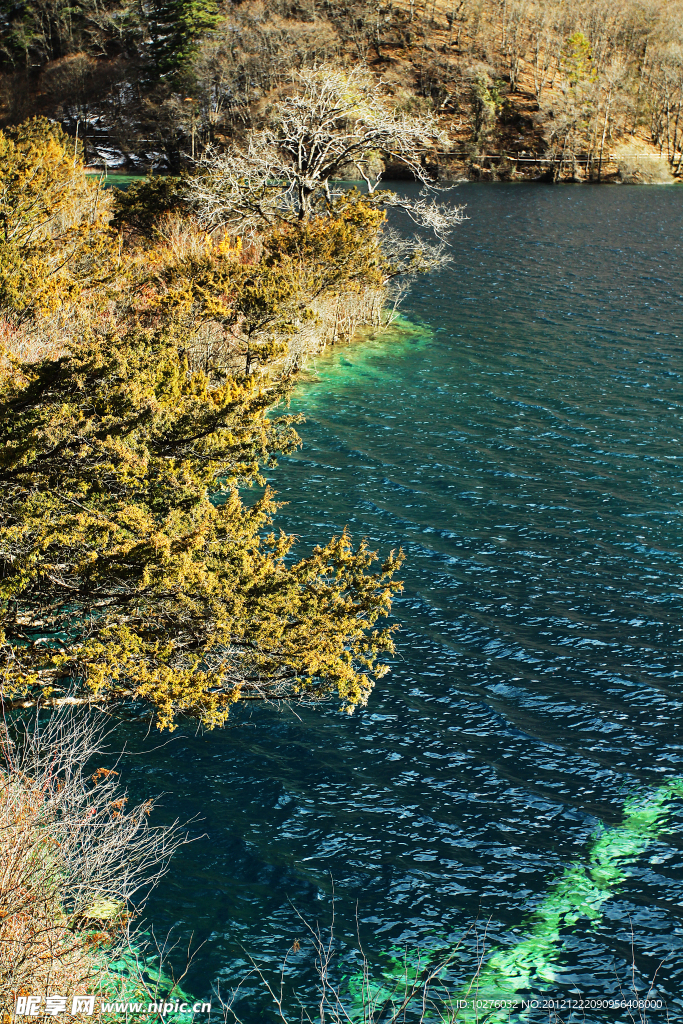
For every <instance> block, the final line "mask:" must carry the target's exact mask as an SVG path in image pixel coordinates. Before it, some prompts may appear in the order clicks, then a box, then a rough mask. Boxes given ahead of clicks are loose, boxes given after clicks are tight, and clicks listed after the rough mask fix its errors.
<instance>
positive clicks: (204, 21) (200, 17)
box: [150, 0, 219, 78]
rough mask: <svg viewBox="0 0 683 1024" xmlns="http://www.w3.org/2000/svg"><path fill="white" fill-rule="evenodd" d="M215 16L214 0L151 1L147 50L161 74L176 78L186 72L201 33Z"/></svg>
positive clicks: (216, 14) (211, 25)
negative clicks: (149, 41) (148, 46)
mask: <svg viewBox="0 0 683 1024" xmlns="http://www.w3.org/2000/svg"><path fill="white" fill-rule="evenodd" d="M218 18H219V10H218V4H217V3H216V0H155V2H154V4H153V6H152V11H151V17H150V34H151V39H152V42H151V46H150V52H151V57H152V61H153V64H154V68H155V70H156V72H157V74H159V75H161V76H162V77H171V78H178V77H182V75H183V72H187V71H188V70H189V68H190V65H191V63H192V59H193V57H194V56H195V54H196V52H197V47H198V43H199V39H200V37H201V36H202V34H203V33H205V32H209V31H211V29H212V28H214V27H215V25H216V23H217V21H218Z"/></svg>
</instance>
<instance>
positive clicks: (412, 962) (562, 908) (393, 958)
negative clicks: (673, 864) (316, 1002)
mask: <svg viewBox="0 0 683 1024" xmlns="http://www.w3.org/2000/svg"><path fill="white" fill-rule="evenodd" d="M676 798H683V778H676V779H673V780H671V781H670V782H668V783H666V784H664V785H662V786H660V787H658V788H657V789H655V790H654V791H651V792H649V793H647V794H644V795H643V794H640V795H638V796H634V797H631V798H629V799H628V800H627V801H626V802H625V804H624V818H623V821H622V823H621V825H618V826H616V827H614V828H606V827H604V826H600V827H599V828H598V829H597V830H596V834H595V838H594V839H593V841H592V842H591V843H590V845H589V847H588V849H587V851H586V855H585V856H584V857H582V858H580V859H577V860H576V861H574V862H573V863H571V864H569V865H568V866H567V867H566V868H565V870H564V871H563V872H562V874H561V875H560V876H559V877H558V878H557V879H556V880H555V881H554V882H553V883H552V884H551V886H550V887H549V889H548V891H547V893H546V895H545V896H544V897H543V898H542V899H541V901H540V903H539V905H538V906H537V907H536V909H535V910H534V912H533V914H532V915H531V916H530V917H529V918H528V920H527V924H526V929H525V931H524V934H523V935H522V936H521V937H520V939H519V941H518V942H516V943H515V945H514V946H512V947H511V948H509V949H500V948H499V949H494V950H493V951H492V952H491V953H490V955H489V956H488V957H486V958H485V959H484V961H483V963H482V965H481V969H480V970H479V972H478V973H477V974H476V976H475V977H474V978H473V979H472V980H471V981H470V982H469V984H468V985H467V986H465V987H464V988H463V989H461V990H460V991H459V992H457V993H449V994H448V995H446V996H445V998H444V996H443V995H441V996H439V995H437V994H436V991H435V990H434V991H433V994H432V997H431V998H430V999H429V1000H428V1003H433V1002H437V1003H438V1002H442V1001H443V1003H444V1009H446V1008H448V1009H449V1010H450V1014H452V1016H451V1015H450V1014H446V1018H447V1019H449V1020H451V1019H452V1020H457V1021H458V1022H462V1024H475V1022H479V1024H483V1022H484V1021H486V1022H490V1024H499V1022H500V1024H502V1022H503V1021H509V1020H510V1015H511V1013H515V1014H516V1016H517V1017H518V1019H524V1018H525V1017H526V1015H527V1014H526V1011H525V1010H524V1006H523V1004H524V1001H525V999H526V1000H528V999H529V998H530V997H531V996H532V994H540V993H542V992H544V991H545V992H547V991H548V990H549V988H550V986H551V985H552V984H553V983H555V982H557V981H558V980H559V977H560V975H561V974H562V971H563V967H562V965H561V963H560V957H561V954H562V932H563V931H566V930H567V929H570V928H572V927H574V926H576V925H577V924H578V922H579V921H580V920H582V919H585V920H587V921H588V922H589V923H590V924H591V925H593V926H595V925H597V924H598V922H599V921H600V919H601V917H602V913H603V906H604V904H605V903H606V902H607V901H608V900H609V899H610V898H611V897H612V896H614V895H615V893H616V891H617V890H618V888H619V886H620V885H621V884H622V883H623V882H624V881H625V880H626V878H627V877H628V875H629V865H630V864H631V863H632V862H633V861H634V860H636V858H637V857H639V856H641V855H642V854H643V853H644V852H645V850H646V849H647V848H648V846H649V845H650V844H651V843H652V842H654V841H655V840H656V839H657V838H658V836H659V834H660V833H661V832H662V831H664V829H665V828H666V825H667V821H668V818H669V815H670V812H671V810H672V802H673V801H674V800H675V799H676ZM437 957H439V959H440V960H441V961H443V962H445V963H447V966H452V965H453V964H454V963H455V962H456V959H457V952H456V953H455V954H453V953H450V954H449V952H448V951H447V950H444V949H443V948H442V949H441V950H439V952H438V954H434V953H432V954H430V958H429V961H427V962H425V957H424V956H423V957H422V958H418V956H417V955H413V957H412V958H411V956H410V954H409V955H408V956H406V954H405V952H403V951H401V950H398V949H392V950H391V951H390V952H389V954H388V960H389V966H388V967H387V969H386V970H384V971H383V972H382V977H381V980H380V979H377V980H372V979H370V980H368V978H367V977H363V976H362V975H360V974H358V975H354V976H353V977H351V978H349V979H347V985H348V995H349V1003H350V1007H351V1009H350V1016H351V1019H352V1020H354V1021H356V1020H358V1021H361V1020H367V1019H368V1013H369V1011H371V1012H375V1013H377V1014H379V1015H380V1016H381V1015H382V1008H383V1007H391V1006H396V1007H398V1006H399V1005H401V1003H402V1002H403V1000H404V998H405V994H406V992H407V990H408V989H410V988H412V987H413V986H414V985H417V983H418V982H419V981H420V977H421V976H422V977H426V976H427V975H428V974H429V973H431V971H432V970H433V968H434V966H435V961H436V959H437ZM446 969H447V967H445V968H444V971H445V970H446ZM440 985H441V989H442V992H443V986H444V981H443V980H442V981H441V982H440ZM496 1003H505V1004H506V1005H505V1006H500V1007H496V1006H495V1004H496ZM477 1004H479V1005H477ZM420 1009H421V1008H420ZM456 1011H457V1012H456ZM419 1016H420V1014H419V1012H418V1017H419ZM370 1019H372V1017H371V1018H370ZM389 1019H393V1018H392V1016H391V1012H390V1013H389ZM422 1019H424V1020H435V1021H436V1020H443V1019H445V1018H444V1015H443V1013H442V1012H440V1011H439V1009H437V1010H436V1011H429V1010H427V1012H426V1013H425V1014H424V1017H423V1018H422Z"/></svg>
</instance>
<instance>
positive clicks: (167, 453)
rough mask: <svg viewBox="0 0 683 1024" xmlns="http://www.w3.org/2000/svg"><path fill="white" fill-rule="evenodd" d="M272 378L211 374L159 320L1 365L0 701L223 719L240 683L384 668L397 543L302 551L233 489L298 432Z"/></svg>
mask: <svg viewBox="0 0 683 1024" xmlns="http://www.w3.org/2000/svg"><path fill="white" fill-rule="evenodd" d="M285 390H286V385H285V384H283V383H277V382H268V380H267V378H261V379H260V380H258V381H257V379H256V377H255V376H251V377H246V376H245V377H241V378H235V377H231V378H228V379H227V380H225V381H224V382H223V383H222V384H221V385H215V384H212V383H211V381H210V380H209V378H208V377H207V376H206V375H205V374H204V373H201V372H190V371H189V369H188V366H187V362H186V360H185V359H184V358H183V357H182V356H181V355H180V353H179V346H178V343H177V340H176V339H175V338H174V336H173V334H172V332H168V333H165V334H161V335H159V334H156V335H155V334H154V333H151V332H144V331H141V330H137V331H132V332H130V333H129V334H127V335H123V336H116V335H110V336H108V337H103V338H100V339H98V338H93V339H90V340H86V341H84V342H81V343H79V345H78V346H73V347H72V348H71V351H70V352H69V353H68V354H67V355H65V356H64V357H62V358H60V359H56V360H46V361H44V362H42V363H40V364H37V365H21V364H18V363H17V362H15V361H10V364H9V366H8V367H7V368H6V369H5V370H4V372H3V374H2V379H1V380H0V451H1V453H2V454H1V455H0V522H1V524H2V525H1V527H0V566H1V571H0V615H1V616H2V617H1V620H0V622H1V624H2V633H0V659H1V660H0V694H1V698H2V704H3V706H4V707H5V708H6V709H8V708H12V707H27V706H34V705H35V704H37V703H42V704H43V705H55V704H60V703H64V702H74V701H75V702H81V703H88V702H93V703H96V704H98V705H107V704H112V703H121V702H124V703H132V704H140V703H143V704H145V705H147V706H148V707H150V708H151V709H152V710H153V713H154V714H155V716H156V720H157V722H158V724H159V725H160V726H165V727H172V726H173V722H174V719H175V717H176V716H177V715H178V714H185V715H192V716H195V717H197V718H199V719H200V720H201V721H202V722H203V723H204V724H205V725H207V726H213V725H216V724H220V723H222V722H223V721H224V720H225V718H226V716H227V714H228V711H229V708H230V705H231V704H232V703H234V702H235V701H238V700H240V699H246V698H255V697H258V698H262V697H268V696H271V697H288V698H291V697H296V696H297V695H302V694H307V695H309V696H310V697H312V698H319V697H322V696H327V695H330V694H336V695H337V696H338V697H339V698H340V699H341V701H342V702H343V704H344V706H345V707H346V708H348V709H352V708H353V707H354V706H355V705H356V704H358V703H363V702H364V701H365V700H366V699H367V696H368V694H369V692H370V689H371V687H372V681H373V678H377V677H378V676H381V675H382V674H383V672H384V671H385V669H384V667H383V666H382V665H381V664H378V663H377V656H378V655H379V654H380V653H381V652H383V651H391V650H392V642H391V629H384V630H378V629H376V628H375V623H376V621H377V619H378V617H380V616H382V615H386V614H387V613H388V611H389V608H390V603H391V594H392V591H393V590H394V589H395V588H396V586H397V584H396V583H394V582H392V576H393V574H394V572H395V570H396V568H397V566H398V564H399V561H400V558H398V557H395V556H394V555H391V556H390V557H389V558H388V559H387V561H386V562H385V563H384V564H383V565H382V567H381V569H380V571H379V572H378V573H370V572H368V567H369V565H370V563H371V562H372V560H373V556H372V554H371V553H370V552H369V551H368V550H367V548H366V546H365V545H364V544H361V545H360V547H359V548H358V549H357V550H355V551H354V550H353V548H352V546H351V542H350V539H349V537H348V536H347V535H346V534H342V535H341V536H340V537H336V538H334V539H332V540H331V541H330V543H329V544H327V545H325V546H324V547H319V548H316V549H315V550H314V552H313V553H312V554H311V555H310V556H309V557H307V558H303V559H301V560H299V561H295V560H293V559H292V557H291V548H292V542H293V539H292V538H291V537H286V536H284V535H282V534H280V535H279V536H278V535H275V534H274V533H273V532H272V531H269V526H270V523H271V519H272V515H273V512H274V510H275V508H276V505H275V504H274V501H273V498H272V495H271V494H270V493H269V492H268V490H267V489H266V491H265V492H264V493H263V495H262V496H261V498H260V499H259V500H257V501H256V502H255V503H254V504H253V505H252V506H251V507H249V506H247V505H245V504H244V503H243V502H242V500H241V498H240V494H239V491H238V485H244V484H247V483H250V482H255V481H258V480H259V479H260V477H259V467H260V466H261V465H263V464H264V463H265V464H272V453H273V452H276V451H288V450H291V448H292V447H294V446H295V445H296V444H297V442H298V439H297V437H296V435H295V434H294V432H293V429H292V426H291V423H290V421H289V419H288V418H287V417H279V416H274V417H270V416H269V415H268V409H269V408H270V407H271V406H272V405H273V403H275V402H277V400H278V398H280V397H282V395H283V393H284V392H285Z"/></svg>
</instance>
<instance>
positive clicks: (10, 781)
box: [0, 711, 184, 1009]
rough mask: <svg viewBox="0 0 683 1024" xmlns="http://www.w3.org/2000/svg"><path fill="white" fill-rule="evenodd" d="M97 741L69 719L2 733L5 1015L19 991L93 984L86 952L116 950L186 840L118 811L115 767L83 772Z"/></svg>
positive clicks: (92, 961)
mask: <svg viewBox="0 0 683 1024" xmlns="http://www.w3.org/2000/svg"><path fill="white" fill-rule="evenodd" d="M104 740H105V734H104V731H103V727H102V725H101V724H100V723H98V722H97V720H93V718H92V717H89V716H88V717H86V716H77V715H76V714H74V713H73V712H70V711H63V712H61V713H59V714H56V715H53V716H51V717H49V718H48V719H47V720H45V719H44V717H43V716H40V715H37V716H36V717H35V719H34V720H33V723H32V724H31V725H28V724H24V725H21V724H18V725H17V724H15V725H11V724H10V726H9V728H8V727H7V726H2V733H1V734H0V906H2V917H1V919H0V1005H2V1004H6V1008H7V1009H10V1008H11V993H12V992H15V993H16V992H17V991H20V990H21V989H22V988H23V989H25V990H26V991H33V992H35V991H40V990H41V989H43V988H44V989H45V990H46V991H47V989H48V988H49V989H50V990H51V991H60V989H59V985H60V984H61V985H62V986H63V988H64V991H73V987H74V986H75V985H76V986H78V985H80V986H85V987H86V989H87V987H88V986H91V985H93V984H96V983H97V982H98V979H100V978H101V975H102V972H103V971H104V967H103V966H102V964H103V961H102V957H101V956H100V957H99V960H98V958H97V957H96V956H94V955H93V954H95V953H97V951H98V948H99V947H101V946H102V945H103V944H104V945H108V946H109V947H110V948H111V949H113V950H116V949H117V948H120V947H121V944H123V945H126V943H127V941H128V933H129V927H130V918H131V913H132V912H134V911H139V910H140V909H141V907H142V905H143V904H144V898H145V893H146V892H148V891H149V889H150V888H151V887H152V886H153V885H154V884H155V883H156V882H157V881H158V880H159V879H160V878H161V876H162V875H163V874H164V873H165V871H166V868H167V865H168V862H169V860H170V858H171V856H172V854H173V852H174V850H175V849H176V848H177V847H178V846H179V845H181V844H182V843H183V842H184V838H183V836H182V835H181V833H180V831H179V829H178V827H177V824H176V825H174V826H171V827H170V828H167V827H154V826H152V825H150V824H149V814H150V812H151V809H152V804H151V802H148V803H144V804H141V805H139V806H137V807H133V808H130V809H129V808H127V806H126V803H127V797H126V794H125V792H122V791H121V790H120V788H119V787H118V785H117V782H118V778H117V775H118V773H117V772H116V771H115V770H113V769H105V768H99V769H97V770H95V771H93V768H94V766H95V765H94V759H96V758H97V756H98V755H99V754H101V752H102V750H103V742H104ZM83 929H85V930H86V931H87V933H88V935H89V936H90V938H85V939H84V938H83V937H82V930H83ZM93 932H95V933H96V934H97V935H98V938H97V939H94V938H93V937H92V934H93ZM3 1008H5V1007H3Z"/></svg>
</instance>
